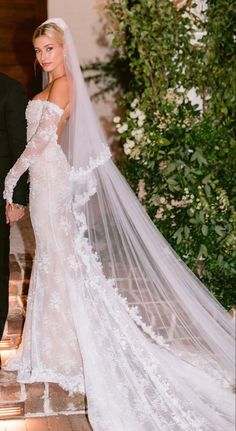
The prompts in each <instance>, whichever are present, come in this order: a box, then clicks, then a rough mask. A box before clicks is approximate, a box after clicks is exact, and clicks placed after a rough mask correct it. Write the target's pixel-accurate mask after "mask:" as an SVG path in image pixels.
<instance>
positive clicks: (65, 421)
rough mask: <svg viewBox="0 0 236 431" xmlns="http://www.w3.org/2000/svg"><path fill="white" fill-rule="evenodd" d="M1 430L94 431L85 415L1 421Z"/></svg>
mask: <svg viewBox="0 0 236 431" xmlns="http://www.w3.org/2000/svg"><path fill="white" fill-rule="evenodd" d="M0 431H92V428H91V427H90V425H89V422H88V419H87V417H86V416H85V415H70V416H50V417H44V418H29V419H24V420H23V419H18V420H14V419H13V420H8V421H0Z"/></svg>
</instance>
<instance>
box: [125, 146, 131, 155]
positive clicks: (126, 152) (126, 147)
mask: <svg viewBox="0 0 236 431" xmlns="http://www.w3.org/2000/svg"><path fill="white" fill-rule="evenodd" d="M124 153H125V154H126V155H127V156H128V155H129V154H130V153H131V148H130V146H129V144H124Z"/></svg>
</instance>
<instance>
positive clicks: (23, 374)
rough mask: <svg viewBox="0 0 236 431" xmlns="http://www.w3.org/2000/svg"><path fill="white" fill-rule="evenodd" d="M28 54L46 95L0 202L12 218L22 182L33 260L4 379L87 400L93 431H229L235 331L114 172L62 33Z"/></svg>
mask: <svg viewBox="0 0 236 431" xmlns="http://www.w3.org/2000/svg"><path fill="white" fill-rule="evenodd" d="M33 45H34V49H35V53H36V59H37V61H38V63H39V64H40V66H41V67H42V69H43V71H44V83H45V86H44V90H43V91H42V92H41V93H39V94H38V95H37V96H36V97H35V98H34V99H33V100H31V101H30V102H29V104H28V107H27V110H26V117H27V122H28V131H27V132H28V133H27V135H28V144H27V147H26V149H25V151H24V152H23V153H22V155H21V156H20V158H19V159H18V160H17V162H16V164H15V165H14V166H13V168H12V169H11V170H10V172H9V173H8V175H7V177H6V181H5V191H4V197H5V199H6V201H7V209H9V208H11V204H12V194H13V189H14V187H15V185H16V183H17V181H18V179H19V178H20V176H21V175H22V174H23V172H25V171H26V170H27V169H28V168H29V172H30V214H31V219H32V224H33V229H34V233H35V238H36V254H35V261H34V265H33V270H32V275H31V282H30V291H29V297H28V306H27V316H26V322H25V326H24V334H23V341H22V343H21V346H20V348H19V349H18V352H17V355H16V357H15V358H14V359H13V360H11V361H10V362H9V364H8V365H7V369H8V370H17V372H18V374H17V375H18V377H17V379H18V381H19V382H23V383H32V382H39V381H40V382H54V383H57V384H59V385H60V386H62V387H63V388H64V389H65V390H68V391H70V392H71V393H72V392H74V393H76V392H81V393H86V396H87V401H88V415H89V419H90V423H91V425H92V427H93V429H94V431H123V430H125V429H127V430H128V431H157V430H158V431H159V430H160V431H167V430H168V431H169V430H173V431H189V430H194V431H206V430H207V431H217V430H219V431H220V430H222V431H223V430H224V431H226V430H227V431H230V430H233V427H234V419H233V389H232V385H233V373H234V367H233V356H234V346H233V323H232V321H231V318H230V317H229V315H228V313H227V312H226V311H225V310H224V309H223V308H222V307H221V305H220V304H219V303H218V302H217V301H216V300H215V299H214V298H213V297H212V296H211V294H210V293H209V292H208V290H207V289H206V288H205V287H204V286H203V285H202V284H201V283H200V281H199V280H198V279H197V278H196V277H195V276H194V275H193V274H192V273H191V271H190V270H189V269H188V268H187V267H186V266H185V265H184V263H183V262H182V261H181V260H180V259H179V257H178V256H177V255H176V254H175V253H174V251H173V250H172V249H171V247H170V246H169V245H168V243H167V242H166V241H165V239H164V238H163V237H162V236H161V234H160V233H159V232H158V230H157V229H156V228H155V227H154V225H153V224H152V222H151V221H150V219H149V218H148V216H147V215H146V213H145V211H144V209H143V208H142V207H141V205H140V204H139V202H138V201H137V199H136V198H135V196H134V194H133V193H132V191H131V190H130V188H129V186H128V185H127V183H126V181H125V180H124V179H123V177H122V176H121V174H120V173H119V171H118V170H117V168H116V167H115V165H114V164H113V162H112V161H111V158H110V152H109V149H108V147H107V145H106V143H105V139H104V136H103V134H102V131H101V130H100V127H99V125H98V123H97V120H96V117H95V114H94V112H93V109H92V105H91V102H90V100H89V97H88V94H87V91H86V88H85V85H84V81H83V77H82V74H81V71H80V67H79V64H78V60H77V55H76V50H75V47H74V44H73V41H72V38H71V34H70V31H69V28H68V26H67V25H66V23H65V22H64V21H63V20H62V19H60V18H55V19H50V20H48V21H46V22H45V23H43V24H41V26H39V27H38V28H37V29H36V31H35V33H34V36H33ZM8 213H9V214H10V211H9V212H8ZM9 221H13V220H12V219H11V218H9Z"/></svg>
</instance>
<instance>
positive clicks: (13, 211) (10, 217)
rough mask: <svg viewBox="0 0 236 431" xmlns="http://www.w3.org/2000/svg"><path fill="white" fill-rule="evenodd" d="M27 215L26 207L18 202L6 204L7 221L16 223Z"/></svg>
mask: <svg viewBox="0 0 236 431" xmlns="http://www.w3.org/2000/svg"><path fill="white" fill-rule="evenodd" d="M24 215H25V208H24V207H23V206H20V205H19V206H18V205H17V204H7V205H6V223H7V224H9V223H14V222H16V221H18V220H20V219H21V218H22V217H23V216H24Z"/></svg>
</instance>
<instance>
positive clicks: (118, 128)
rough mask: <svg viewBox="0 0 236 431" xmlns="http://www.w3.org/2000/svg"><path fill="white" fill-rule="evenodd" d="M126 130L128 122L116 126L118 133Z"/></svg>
mask: <svg viewBox="0 0 236 431" xmlns="http://www.w3.org/2000/svg"><path fill="white" fill-rule="evenodd" d="M127 130H128V124H127V123H124V124H122V126H119V127H117V131H118V133H124V132H126V131H127Z"/></svg>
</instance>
